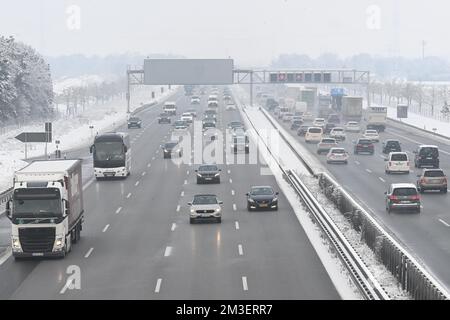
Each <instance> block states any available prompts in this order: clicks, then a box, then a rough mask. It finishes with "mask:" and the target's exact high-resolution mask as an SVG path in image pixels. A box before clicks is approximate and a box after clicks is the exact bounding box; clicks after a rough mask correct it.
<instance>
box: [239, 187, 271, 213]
mask: <svg viewBox="0 0 450 320" xmlns="http://www.w3.org/2000/svg"><path fill="white" fill-rule="evenodd" d="M246 195H247V210H248V211H251V210H253V209H255V210H256V209H269V210H278V197H277V195H278V192H275V191H274V190H273V189H272V187H270V186H254V187H251V189H250V192H248V193H247V194H246Z"/></svg>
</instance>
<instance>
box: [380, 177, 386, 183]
mask: <svg viewBox="0 0 450 320" xmlns="http://www.w3.org/2000/svg"><path fill="white" fill-rule="evenodd" d="M378 179H380V181H381V182H386V180H384V179H383V178H382V177H378Z"/></svg>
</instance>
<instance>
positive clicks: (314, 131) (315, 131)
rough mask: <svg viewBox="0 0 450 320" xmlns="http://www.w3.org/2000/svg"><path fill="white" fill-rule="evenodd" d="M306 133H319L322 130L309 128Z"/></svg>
mask: <svg viewBox="0 0 450 320" xmlns="http://www.w3.org/2000/svg"><path fill="white" fill-rule="evenodd" d="M308 132H309V133H321V132H322V129H320V128H309V129H308Z"/></svg>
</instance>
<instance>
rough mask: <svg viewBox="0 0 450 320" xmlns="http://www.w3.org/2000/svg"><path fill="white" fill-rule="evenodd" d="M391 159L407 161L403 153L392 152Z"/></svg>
mask: <svg viewBox="0 0 450 320" xmlns="http://www.w3.org/2000/svg"><path fill="white" fill-rule="evenodd" d="M391 161H408V156H407V155H406V154H404V153H394V154H393V155H391Z"/></svg>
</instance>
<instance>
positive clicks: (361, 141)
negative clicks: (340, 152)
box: [358, 139, 372, 144]
mask: <svg viewBox="0 0 450 320" xmlns="http://www.w3.org/2000/svg"><path fill="white" fill-rule="evenodd" d="M358 144H372V141H370V140H367V139H360V140H359V141H358Z"/></svg>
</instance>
